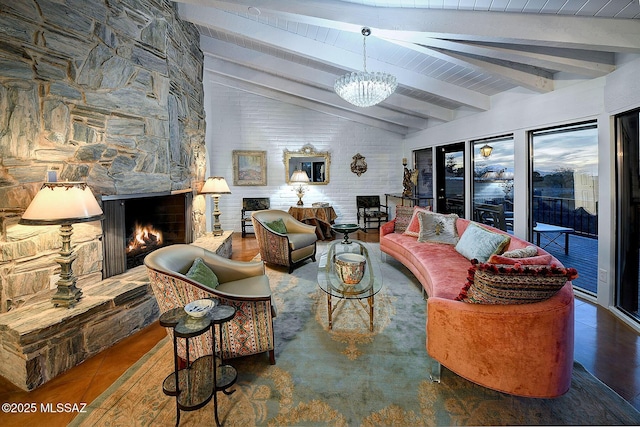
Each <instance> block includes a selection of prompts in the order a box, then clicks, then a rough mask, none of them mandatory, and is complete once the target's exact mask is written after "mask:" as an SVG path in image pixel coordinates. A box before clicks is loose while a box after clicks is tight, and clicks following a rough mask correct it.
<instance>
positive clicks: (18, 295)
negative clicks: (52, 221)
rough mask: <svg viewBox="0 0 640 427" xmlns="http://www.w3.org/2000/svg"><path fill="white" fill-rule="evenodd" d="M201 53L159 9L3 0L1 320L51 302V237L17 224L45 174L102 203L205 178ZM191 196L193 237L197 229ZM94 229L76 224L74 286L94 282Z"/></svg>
mask: <svg viewBox="0 0 640 427" xmlns="http://www.w3.org/2000/svg"><path fill="white" fill-rule="evenodd" d="M202 69H203V54H202V52H201V51H200V49H199V35H198V33H197V30H196V29H195V27H194V26H192V25H191V24H189V23H186V22H183V21H181V20H180V19H179V18H178V17H177V13H176V11H175V10H174V6H173V3H171V2H169V1H165V0H20V1H16V0H0V156H1V157H0V313H2V312H6V311H8V310H10V309H13V308H16V307H19V306H22V305H24V304H26V303H27V302H28V301H29V300H31V299H34V298H35V299H37V298H38V297H41V296H42V295H44V294H49V293H50V291H49V290H50V288H51V287H52V283H55V281H56V279H57V278H56V277H55V274H56V272H57V271H58V270H59V267H58V265H57V264H56V263H55V261H54V258H55V254H56V252H57V250H58V248H59V247H60V241H59V237H58V232H57V228H55V227H27V226H20V225H18V224H17V221H18V220H19V217H20V213H21V212H22V210H23V209H25V208H26V207H27V206H28V205H29V203H30V201H31V199H32V198H33V196H34V195H35V193H36V192H37V191H38V189H39V188H40V185H41V184H42V182H43V181H45V179H46V176H47V173H48V171H55V172H56V173H57V176H58V180H69V181H86V182H88V184H89V185H90V187H91V188H92V190H93V192H94V193H95V194H96V195H97V197H98V199H100V196H101V195H124V194H136V193H154V192H170V191H174V190H184V189H189V188H191V189H193V190H194V191H195V189H196V188H198V186H199V183H201V182H202V181H203V180H204V178H205V176H204V175H205V168H206V165H205V161H206V160H205V148H204V133H205V121H204V106H203V89H202ZM204 210H205V201H204V198H203V197H194V207H193V212H194V218H193V219H194V224H195V226H194V227H195V230H194V238H197V237H199V236H200V235H202V234H203V233H204V231H205V227H206V225H205V216H204ZM101 235H102V231H101V227H100V223H93V224H82V225H78V226H76V227H74V235H73V240H72V242H73V244H74V245H76V250H77V252H78V254H79V257H78V260H77V261H76V262H75V263H74V272H75V273H76V274H77V276H78V277H79V285H80V287H82V286H83V284H86V283H94V282H95V281H96V280H100V279H101V270H102V242H101V241H100V239H101Z"/></svg>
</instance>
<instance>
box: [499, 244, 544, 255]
mask: <svg viewBox="0 0 640 427" xmlns="http://www.w3.org/2000/svg"><path fill="white" fill-rule="evenodd" d="M536 255H538V248H537V247H535V246H532V245H530V246H527V247H526V248H520V249H513V250H511V251H507V252H505V253H503V254H502V256H506V257H507V258H528V257H532V256H536Z"/></svg>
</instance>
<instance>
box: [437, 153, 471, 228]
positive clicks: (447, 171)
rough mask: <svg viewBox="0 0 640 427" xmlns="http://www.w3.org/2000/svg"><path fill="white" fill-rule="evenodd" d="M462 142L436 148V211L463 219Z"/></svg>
mask: <svg viewBox="0 0 640 427" xmlns="http://www.w3.org/2000/svg"><path fill="white" fill-rule="evenodd" d="M464 164H465V163H464V142H460V143H457V144H450V145H445V146H443V147H438V148H436V189H437V190H436V191H437V203H436V205H437V206H436V209H437V211H438V212H440V213H455V214H458V215H459V216H460V217H464V187H465V181H464Z"/></svg>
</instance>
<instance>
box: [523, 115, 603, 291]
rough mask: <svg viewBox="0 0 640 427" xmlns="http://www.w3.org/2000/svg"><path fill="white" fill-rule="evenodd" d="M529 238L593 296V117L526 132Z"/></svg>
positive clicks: (595, 239)
mask: <svg viewBox="0 0 640 427" xmlns="http://www.w3.org/2000/svg"><path fill="white" fill-rule="evenodd" d="M531 171H532V173H531V177H530V179H531V192H532V193H531V206H532V220H533V221H532V224H531V233H530V234H531V235H532V236H533V241H534V243H536V244H539V245H540V246H542V247H543V248H544V249H546V250H547V251H549V252H550V253H551V254H552V255H554V256H555V257H556V258H558V259H559V260H560V261H561V262H562V263H563V264H564V265H565V266H567V267H574V268H576V269H577V270H578V273H579V274H580V276H579V277H578V279H576V280H574V281H573V285H574V286H575V287H577V288H580V289H582V290H583V291H585V292H587V293H590V294H593V295H595V294H596V293H597V284H598V281H597V266H598V255H597V254H598V129H597V127H596V123H595V122H588V123H579V124H575V125H570V126H562V127H557V128H550V129H542V130H538V131H534V132H532V133H531Z"/></svg>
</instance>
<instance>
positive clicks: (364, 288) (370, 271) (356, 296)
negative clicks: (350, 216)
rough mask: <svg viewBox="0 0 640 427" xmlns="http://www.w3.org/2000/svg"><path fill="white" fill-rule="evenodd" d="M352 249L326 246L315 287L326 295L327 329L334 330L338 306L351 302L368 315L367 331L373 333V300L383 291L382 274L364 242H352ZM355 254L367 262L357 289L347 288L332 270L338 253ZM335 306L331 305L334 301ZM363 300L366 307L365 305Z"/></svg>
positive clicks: (352, 286) (333, 245)
mask: <svg viewBox="0 0 640 427" xmlns="http://www.w3.org/2000/svg"><path fill="white" fill-rule="evenodd" d="M349 243H353V244H352V245H351V246H342V245H341V244H339V243H338V242H337V241H336V242H333V243H331V244H330V245H329V248H328V251H327V252H326V253H324V254H322V256H321V257H320V260H319V262H318V285H319V286H320V289H322V290H323V291H324V292H325V293H326V294H327V317H328V321H329V329H333V313H334V311H335V310H336V308H338V306H339V305H342V304H344V303H345V302H346V301H352V302H353V303H356V304H354V305H355V306H356V308H358V307H359V306H360V307H361V309H364V310H365V312H367V313H368V315H369V331H371V332H373V309H374V301H375V299H374V297H375V295H376V294H377V293H378V292H380V290H381V289H382V279H383V278H382V272H381V269H380V264H379V262H378V260H377V259H376V257H370V256H369V250H368V249H367V246H366V244H365V243H364V242H360V241H359V240H353V241H351V242H349ZM345 252H351V253H357V254H360V255H362V256H364V258H365V259H366V265H365V269H364V277H363V278H362V280H361V281H360V282H359V283H358V284H356V285H347V284H345V283H344V282H343V281H342V280H340V278H339V276H338V274H337V272H336V269H335V262H334V261H335V256H336V255H337V254H340V253H345ZM334 298H335V299H336V300H337V301H336V304H335V305H334V304H333V299H334ZM365 300H366V303H365Z"/></svg>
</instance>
